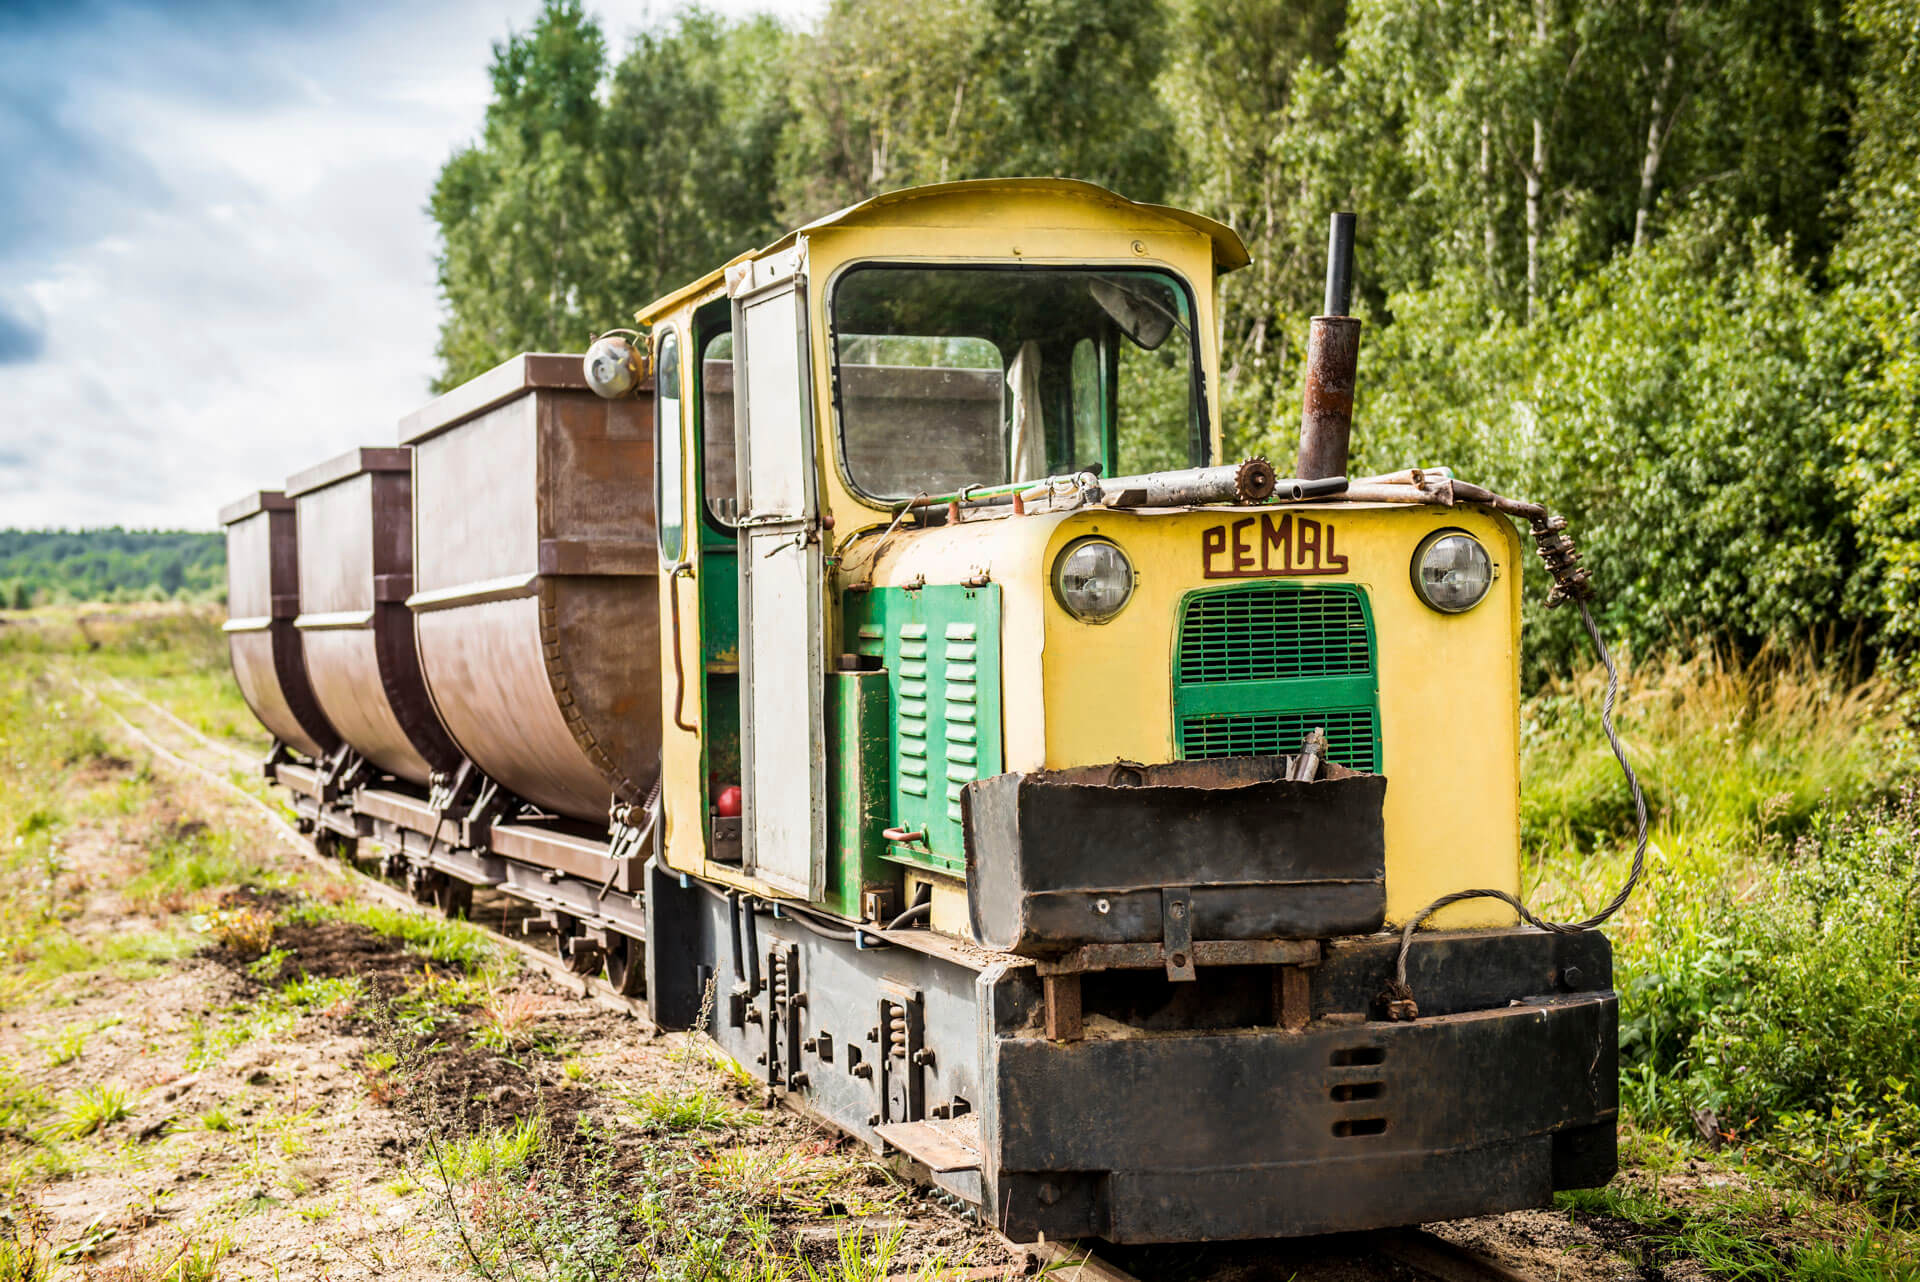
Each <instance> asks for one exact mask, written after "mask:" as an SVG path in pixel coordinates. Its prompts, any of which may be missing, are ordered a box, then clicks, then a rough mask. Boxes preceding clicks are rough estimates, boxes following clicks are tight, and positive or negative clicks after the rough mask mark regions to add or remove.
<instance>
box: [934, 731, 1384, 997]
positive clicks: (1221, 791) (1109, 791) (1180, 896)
mask: <svg viewBox="0 0 1920 1282" xmlns="http://www.w3.org/2000/svg"><path fill="white" fill-rule="evenodd" d="M1291 763H1292V758H1290V757H1284V756H1263V757H1221V758H1214V759H1210V760H1201V761H1178V762H1172V763H1168V764H1164V765H1133V764H1129V763H1115V764H1111V765H1106V766H1089V767H1079V768H1075V769H1070V770H1043V771H1034V772H1032V773H1018V772H1014V773H1008V774H1002V775H997V776H995V777H993V778H990V779H983V780H980V781H979V782H977V783H971V784H968V785H967V786H966V788H965V789H964V790H963V791H962V793H961V799H960V809H961V822H962V827H963V830H964V832H965V835H966V849H967V907H968V913H969V916H970V920H971V925H972V928H973V936H974V938H975V939H977V940H979V941H980V942H981V943H982V944H985V945H986V946H988V947H990V948H999V949H1005V950H1007V951H1010V952H1016V953H1020V954H1021V955H1023V956H1028V957H1052V956H1057V955H1058V954H1061V953H1065V952H1067V951H1069V950H1071V949H1073V948H1075V947H1077V946H1079V945H1082V944H1130V943H1140V944H1152V945H1155V946H1159V945H1161V944H1163V943H1164V944H1165V945H1166V950H1165V954H1164V958H1163V959H1162V961H1160V962H1156V963H1155V964H1164V965H1166V966H1167V967H1168V972H1169V974H1170V975H1176V976H1177V977H1179V978H1188V977H1190V976H1191V973H1192V957H1191V956H1190V955H1189V950H1188V949H1187V948H1186V947H1184V944H1185V942H1186V941H1192V942H1193V944H1194V946H1195V947H1197V946H1198V944H1199V943H1200V942H1203V941H1208V942H1210V941H1220V940H1272V939H1318V938H1325V937H1329V936H1334V935H1350V934H1367V933H1369V932H1371V931H1374V930H1377V929H1379V927H1380V924H1381V922H1382V921H1383V920H1384V916H1385V912H1386V888H1385V887H1386V882H1385V866H1386V844H1385V836H1384V831H1383V829H1382V826H1381V817H1380V816H1381V809H1380V808H1381V803H1382V801H1383V799H1384V797H1385V793H1386V780H1385V779H1384V778H1382V777H1380V776H1379V775H1362V774H1356V773H1355V772H1353V771H1351V770H1347V769H1344V768H1343V767H1340V766H1338V765H1334V764H1329V765H1328V766H1327V767H1326V768H1325V770H1324V773H1323V774H1322V776H1321V777H1320V778H1319V779H1318V780H1316V781H1314V782H1312V783H1296V782H1293V781H1291V780H1288V779H1287V778H1286V777H1285V776H1286V772H1287V769H1288V767H1289V765H1290V764H1291ZM984 852H991V856H990V857H989V856H987V855H986V854H985V853H984ZM1170 869H1178V870H1179V873H1178V880H1177V881H1176V880H1174V879H1173V876H1172V874H1170V872H1169V870H1170ZM1170 896H1171V898H1170ZM1175 902H1177V903H1180V904H1182V905H1184V906H1185V909H1184V911H1185V913H1186V914H1187V915H1184V916H1177V915H1176V914H1175V913H1174V912H1173V911H1172V910H1171V908H1170V904H1171V903H1175ZM1176 958H1178V960H1177V959H1176Z"/></svg>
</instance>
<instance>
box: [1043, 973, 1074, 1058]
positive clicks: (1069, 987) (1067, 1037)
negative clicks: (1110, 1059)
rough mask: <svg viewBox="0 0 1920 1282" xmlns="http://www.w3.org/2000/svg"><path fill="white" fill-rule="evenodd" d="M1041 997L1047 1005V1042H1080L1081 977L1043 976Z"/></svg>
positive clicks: (1067, 974) (1071, 974) (1065, 975)
mask: <svg viewBox="0 0 1920 1282" xmlns="http://www.w3.org/2000/svg"><path fill="white" fill-rule="evenodd" d="M1040 995H1041V1000H1042V1001H1043V1002H1044V1003H1045V1004H1046V1027H1047V1040H1048V1041H1054V1042H1077V1041H1079V1040H1080V1035H1081V1031H1082V1026H1081V1020H1080V976H1079V975H1078V974H1077V973H1061V974H1043V975H1042V976H1041V979H1040Z"/></svg>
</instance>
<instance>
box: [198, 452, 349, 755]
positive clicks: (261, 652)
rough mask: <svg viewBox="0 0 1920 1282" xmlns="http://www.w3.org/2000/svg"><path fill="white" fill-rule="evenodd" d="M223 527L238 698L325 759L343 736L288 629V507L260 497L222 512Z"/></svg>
mask: <svg viewBox="0 0 1920 1282" xmlns="http://www.w3.org/2000/svg"><path fill="white" fill-rule="evenodd" d="M220 524H222V525H224V526H226V527H227V615H228V618H227V622H226V626H225V631H226V634H227V653H228V656H229V658H230V659H231V660H232V663H233V675H234V679H235V680H236V681H237V682H238V683H239V685H240V693H241V694H242V695H243V696H245V698H246V700H247V706H248V707H249V708H252V709H253V715H254V716H256V717H258V718H260V724H261V725H263V726H265V727H266V728H267V729H268V730H269V731H271V732H272V734H273V737H274V738H276V739H278V740H279V741H280V742H282V743H284V744H286V745H287V746H288V747H290V748H292V749H293V750H294V751H296V752H298V753H300V754H302V755H303V756H306V757H310V758H319V757H323V756H325V755H326V754H327V753H329V752H332V751H333V750H334V748H336V747H338V746H339V743H340V737H339V735H338V734H337V733H336V732H335V730H334V728H333V726H332V725H331V724H330V723H329V722H328V720H327V717H326V714H325V713H323V712H322V711H321V710H320V704H319V701H318V700H316V699H315V698H314V694H313V686H312V685H311V683H310V682H309V681H308V679H307V665H306V656H305V655H304V653H303V652H302V650H301V648H300V634H299V633H298V632H296V631H295V630H294V626H293V621H294V617H295V616H296V615H298V614H299V613H300V549H299V540H298V535H297V531H296V528H295V517H294V511H293V501H292V500H291V499H289V498H288V497H287V496H286V495H285V494H282V493H280V492H279V491H278V490H261V491H259V492H258V493H255V494H249V495H248V496H247V497H246V498H244V499H241V500H239V501H238V502H235V503H229V504H228V505H227V506H226V507H224V508H222V509H221V511H220Z"/></svg>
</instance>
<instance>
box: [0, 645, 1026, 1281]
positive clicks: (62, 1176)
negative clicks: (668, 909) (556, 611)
mask: <svg viewBox="0 0 1920 1282" xmlns="http://www.w3.org/2000/svg"><path fill="white" fill-rule="evenodd" d="M43 685H44V686H45V687H46V688H48V689H50V690H51V689H58V688H59V685H58V682H55V681H51V680H49V681H46V682H44V683H43ZM88 685H89V686H90V687H91V689H92V691H93V694H94V695H96V696H98V699H97V702H96V701H95V700H94V699H91V698H88V697H86V696H84V695H82V694H81V692H79V691H78V690H72V689H69V691H68V692H67V694H68V696H69V697H67V698H66V699H64V700H63V701H62V702H61V704H60V711H61V714H62V716H63V718H71V719H72V720H73V721H75V722H86V723H87V725H86V727H85V730H84V731H76V734H77V737H78V738H79V739H80V741H81V742H80V747H81V748H82V749H85V751H82V752H79V753H77V754H75V756H74V759H73V760H71V761H62V762H59V763H57V765H58V769H57V771H56V772H55V773H56V774H57V777H58V779H59V788H60V790H61V792H62V793H63V795H62V796H60V797H57V798H50V799H49V800H50V802H53V803H57V804H52V805H50V806H49V808H48V810H47V812H46V813H47V814H49V815H54V816H55V817H53V818H50V819H47V820H45V821H44V822H45V823H46V824H47V825H48V827H49V830H50V831H51V832H52V833H53V836H52V837H51V838H49V839H48V840H47V842H46V843H45V849H44V850H42V851H38V852H36V857H35V858H33V859H32V860H27V861H23V860H19V859H16V861H15V863H14V865H13V866H11V867H10V868H9V869H8V872H9V882H10V886H9V891H10V897H11V898H12V899H13V900H14V902H15V906H16V907H17V906H18V905H19V904H20V903H22V902H23V901H24V900H25V899H27V898H29V897H32V892H34V891H36V890H37V891H38V892H39V896H38V897H39V899H40V902H41V903H42V904H43V905H44V906H45V910H44V911H43V912H42V913H41V914H40V916H41V917H42V919H43V920H42V922H41V925H40V926H39V927H38V928H37V929H36V930H35V932H34V933H33V934H32V937H31V938H30V939H27V938H16V939H14V940H13V941H11V943H12V947H11V948H10V950H9V957H10V959H11V960H13V961H14V962H16V963H18V964H17V965H16V966H14V967H13V968H12V969H13V970H14V971H15V972H16V973H15V974H13V975H10V976H9V979H8V982H7V992H6V997H7V1000H6V1003H5V1006H6V1015H5V1018H4V1026H0V1065H4V1072H0V1114H4V1120H5V1122H6V1123H8V1124H7V1125H6V1128H5V1131H6V1139H5V1141H4V1143H5V1150H6V1151H5V1158H6V1161H7V1163H8V1167H7V1170H8V1177H9V1178H8V1186H9V1194H10V1205H9V1209H8V1211H7V1213H6V1219H5V1221H4V1226H0V1277H13V1276H33V1277H40V1276H50V1275H52V1274H50V1273H48V1272H46V1271H44V1269H45V1268H46V1267H48V1266H50V1267H51V1268H52V1269H54V1270H56V1271H57V1273H58V1274H59V1275H63V1276H71V1277H80V1278H100V1279H115V1280H116V1282H120V1280H126V1282H132V1280H133V1279H149V1278H151V1279H163V1278H164V1279H181V1280H182V1282H186V1280H188V1279H208V1278H213V1277H219V1278H234V1279H238V1278H261V1279H266V1278H276V1279H293V1278H329V1279H332V1278H339V1279H347V1278H360V1277H382V1278H399V1279H407V1278H428V1277H435V1278H437V1277H446V1276H451V1275H457V1274H468V1275H474V1276H486V1275H491V1276H496V1277H501V1278H506V1277H534V1278H572V1277H580V1278H589V1277H615V1276H621V1277H624V1276H640V1275H645V1274H649V1273H650V1274H654V1275H658V1276H680V1277H733V1276H752V1277H760V1278H780V1277H792V1276H800V1277H805V1276H807V1274H806V1269H807V1268H808V1267H809V1266H811V1267H812V1268H813V1269H814V1270H815V1271H816V1272H817V1273H818V1274H819V1275H820V1276H821V1277H823V1278H832V1277H863V1278H864V1277H868V1276H874V1277H885V1276H891V1275H907V1276H921V1275H925V1276H929V1277H931V1276H941V1275H944V1274H946V1273H948V1272H950V1271H951V1270H953V1269H955V1268H959V1269H965V1270H968V1271H972V1270H977V1269H980V1268H983V1267H995V1268H1001V1269H1004V1270H1005V1271H1006V1272H1008V1273H1009V1274H1013V1273H1020V1272H1023V1271H1025V1270H1026V1269H1028V1268H1029V1267H1030V1262H1029V1261H1028V1259H1027V1258H1026V1257H1025V1256H1024V1255H1023V1254H1022V1253H1019V1252H1017V1251H1015V1250H1012V1249H1010V1248H1009V1247H1007V1246H1006V1244H1004V1243H1003V1242H1002V1241H1000V1240H999V1239H998V1238H996V1237H995V1236H994V1235H992V1234H990V1233H987V1232H985V1231H983V1230H981V1229H980V1228H979V1227H977V1226H976V1225H974V1224H972V1223H970V1222H968V1221H966V1220H964V1219H962V1218H960V1217H958V1216H955V1215H953V1214H951V1213H950V1212H948V1211H947V1210H945V1209H944V1208H942V1207H941V1206H939V1205H937V1204H935V1203H934V1202H932V1201H931V1200H929V1199H926V1198H924V1197H921V1196H919V1195H918V1194H917V1193H915V1192H914V1191H912V1190H910V1189H908V1188H906V1187H905V1186H904V1185H902V1184H901V1183H900V1182H899V1181H897V1180H896V1179H895V1178H894V1177H893V1176H892V1175H891V1174H890V1173H889V1172H887V1171H886V1170H885V1169H884V1168H883V1167H881V1166H880V1165H879V1164H877V1163H876V1162H875V1161H874V1160H873V1158H872V1156H871V1155H870V1154H869V1153H868V1152H867V1151H866V1150H865V1149H864V1148H863V1147H860V1146H857V1145H853V1144H851V1143H850V1142H847V1141H845V1140H843V1139H841V1138H839V1137H836V1136H833V1135H830V1134H827V1133H825V1132H823V1131H820V1130H819V1129H818V1128H816V1127H814V1126H812V1125H810V1124H809V1123H807V1122H805V1121H803V1120H801V1119H799V1118H796V1117H794V1116H792V1115H790V1114H787V1113H784V1112H782V1111H779V1110H777V1109H775V1110H769V1109H767V1108H765V1107H764V1101H763V1100H761V1099H760V1098H759V1095H758V1092H757V1091H756V1090H754V1089H753V1088H752V1085H751V1083H749V1082H747V1081H745V1080H744V1079H739V1078H735V1077H733V1076H731V1075H729V1074H728V1073H726V1072H724V1071H722V1070H721V1069H720V1068H719V1067H718V1066H716V1065H715V1064H714V1063H713V1062H711V1061H710V1059H709V1058H708V1055H707V1053H706V1052H705V1050H704V1049H703V1044H701V1043H698V1042H695V1041H693V1040H691V1039H689V1038H686V1037H660V1036H658V1035H656V1034H655V1033H653V1032H652V1031H651V1030H650V1028H649V1027H648V1026H647V1025H645V1024H644V1022H643V1021H639V1020H636V1019H633V1018H631V1017H629V1016H624V1015H617V1014H614V1013H612V1012H609V1011H607V1010H604V1009H602V1008H601V1007H599V1006H597V1005H595V1004H593V1003H592V1002H588V1001H583V1000H581V999H580V998H579V997H578V995H577V994H576V993H573V992H571V991H568V990H566V989H564V988H561V987H557V986H556V985H554V984H553V983H552V982H550V980H549V979H548V978H547V977H546V976H545V975H544V974H543V973H541V972H539V971H537V970H533V969H531V968H528V967H525V966H522V965H519V964H517V963H516V961H515V959H514V958H513V956H512V955H511V954H510V953H509V952H507V951H506V950H504V949H502V948H501V947H499V946H498V944H497V943H495V942H493V941H490V940H489V939H488V938H487V936H486V935H485V933H484V932H482V931H480V930H479V929H478V928H476V927H472V926H468V925H466V924H464V923H447V922H443V921H440V920H438V919H431V918H426V917H422V916H418V915H414V914H407V913H401V912H398V911H395V910H393V909H391V908H388V907H386V906H384V905H382V904H379V903H375V902H371V901H370V900H369V897H368V896H367V895H366V894H365V893H364V889H363V888H362V887H360V886H357V885H356V883H355V882H354V881H353V880H351V879H349V878H347V877H346V876H344V875H342V874H339V873H337V872H334V871H333V870H329V869H325V868H316V867H315V866H314V865H313V864H312V863H311V862H310V861H308V860H306V859H303V858H301V857H300V856H299V855H298V854H297V853H296V851H295V849H294V847H293V846H292V845H291V843H289V842H288V841H287V840H285V833H284V829H282V827H281V825H280V824H279V823H277V822H275V821H273V820H272V819H270V818H269V817H268V815H267V814H265V813H263V812H262V810H261V809H260V808H259V807H258V806H257V805H254V804H251V803H249V802H247V801H245V800H243V799H241V798H240V797H238V796H236V795H235V794H234V792H233V791H232V789H230V788H227V787H224V786H221V785H220V782H219V781H221V780H223V779H225V780H234V781H235V782H237V783H238V784H239V786H240V787H241V788H243V789H245V790H246V791H248V792H254V793H257V792H258V791H259V790H258V789H257V788H255V787H249V785H248V780H247V776H246V775H245V774H244V773H241V772H238V771H237V770H236V760H235V758H234V756H233V755H232V752H231V750H230V749H229V748H228V747H227V746H226V745H222V744H218V743H215V742H212V741H210V740H204V739H203V738H201V737H200V736H197V735H196V734H194V733H193V732H192V728H191V727H190V726H187V725H185V724H184V723H178V724H174V723H173V721H172V718H170V717H167V716H165V715H163V714H162V710H161V709H159V708H157V707H154V706H150V705H146V704H144V703H143V702H142V701H141V700H140V699H139V698H138V697H137V694H138V692H137V691H135V690H133V689H131V688H127V689H124V690H115V689H113V688H111V687H108V686H105V685H104V684H103V683H100V682H97V681H96V682H88ZM116 714H117V715H116ZM56 812H57V814H56ZM36 822H39V821H36ZM24 848H25V847H24V846H23V847H22V849H24ZM49 872H50V875H48V874H49ZM36 875H38V880H39V883H40V884H39V885H38V886H35V885H34V884H33V883H34V881H35V878H36ZM9 1248H11V1250H12V1255H13V1257H14V1258H17V1257H20V1256H21V1255H23V1254H35V1253H37V1254H38V1255H39V1257H40V1262H41V1264H42V1266H43V1271H42V1272H39V1273H32V1272H29V1273H24V1274H17V1273H15V1272H9V1271H8V1270H9V1269H10V1268H11V1264H10V1258H9V1256H8V1254H7V1252H8V1250H9Z"/></svg>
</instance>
